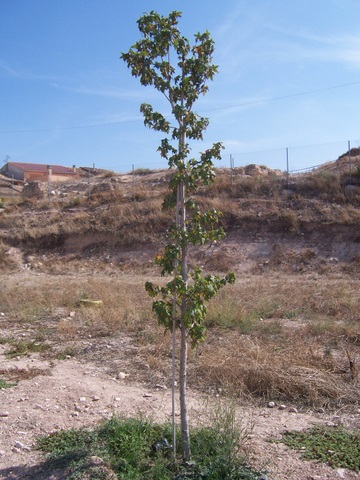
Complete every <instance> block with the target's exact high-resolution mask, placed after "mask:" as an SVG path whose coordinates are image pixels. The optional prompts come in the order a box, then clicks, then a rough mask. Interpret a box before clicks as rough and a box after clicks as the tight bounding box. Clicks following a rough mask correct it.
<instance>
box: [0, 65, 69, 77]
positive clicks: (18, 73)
mask: <svg viewBox="0 0 360 480" xmlns="http://www.w3.org/2000/svg"><path fill="white" fill-rule="evenodd" d="M0 70H2V71H3V72H5V73H6V74H8V75H9V76H11V77H14V78H18V79H20V80H38V81H43V82H69V81H71V78H70V77H65V76H62V75H49V74H42V73H34V72H30V71H28V70H25V69H21V68H16V67H13V66H10V65H9V64H8V63H6V62H4V61H2V60H0Z"/></svg>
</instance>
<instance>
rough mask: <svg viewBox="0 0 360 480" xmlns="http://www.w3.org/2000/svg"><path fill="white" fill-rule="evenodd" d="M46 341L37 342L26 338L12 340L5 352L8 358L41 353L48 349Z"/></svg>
mask: <svg viewBox="0 0 360 480" xmlns="http://www.w3.org/2000/svg"><path fill="white" fill-rule="evenodd" d="M50 348H51V347H50V345H48V344H47V343H39V342H35V341H28V340H14V341H12V342H11V348H10V350H8V351H7V352H6V356H7V357H8V358H14V357H21V356H23V355H28V354H30V353H38V352H40V353H42V352H46V351H48V350H50Z"/></svg>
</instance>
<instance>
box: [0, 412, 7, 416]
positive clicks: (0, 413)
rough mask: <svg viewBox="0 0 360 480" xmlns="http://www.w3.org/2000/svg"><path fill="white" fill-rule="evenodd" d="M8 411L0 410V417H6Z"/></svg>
mask: <svg viewBox="0 0 360 480" xmlns="http://www.w3.org/2000/svg"><path fill="white" fill-rule="evenodd" d="M8 416H9V412H0V417H8Z"/></svg>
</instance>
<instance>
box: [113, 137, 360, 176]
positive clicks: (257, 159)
mask: <svg viewBox="0 0 360 480" xmlns="http://www.w3.org/2000/svg"><path fill="white" fill-rule="evenodd" d="M359 147H360V140H346V141H344V140H342V141H335V142H328V143H319V144H315V145H299V146H290V147H281V148H274V149H267V150H256V151H244V152H234V153H232V152H231V153H225V154H223V157H222V159H221V160H220V161H219V162H216V164H215V166H216V167H219V168H230V169H233V168H236V167H245V166H247V165H251V164H255V165H261V166H266V167H268V168H270V169H272V170H280V171H283V172H287V173H288V174H296V173H304V172H307V171H311V170H313V169H315V168H317V167H319V166H321V165H323V164H325V163H335V162H336V160H337V159H338V158H339V157H340V156H342V155H344V154H347V152H349V151H350V150H351V149H354V148H359ZM228 150H229V149H227V151H228ZM166 168H167V164H166V161H164V160H163V159H158V160H153V161H140V162H137V163H136V164H123V163H122V164H113V165H112V169H113V170H114V171H115V172H123V173H131V172H133V171H134V170H135V171H136V170H140V169H143V170H146V169H148V170H160V169H166ZM349 168H350V166H349Z"/></svg>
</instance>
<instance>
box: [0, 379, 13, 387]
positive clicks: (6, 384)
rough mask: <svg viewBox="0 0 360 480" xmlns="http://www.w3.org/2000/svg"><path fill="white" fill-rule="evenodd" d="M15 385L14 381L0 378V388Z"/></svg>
mask: <svg viewBox="0 0 360 480" xmlns="http://www.w3.org/2000/svg"><path fill="white" fill-rule="evenodd" d="M15 385H16V383H9V382H7V381H6V380H3V379H2V378H0V389H1V388H11V387H14V386H15Z"/></svg>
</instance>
